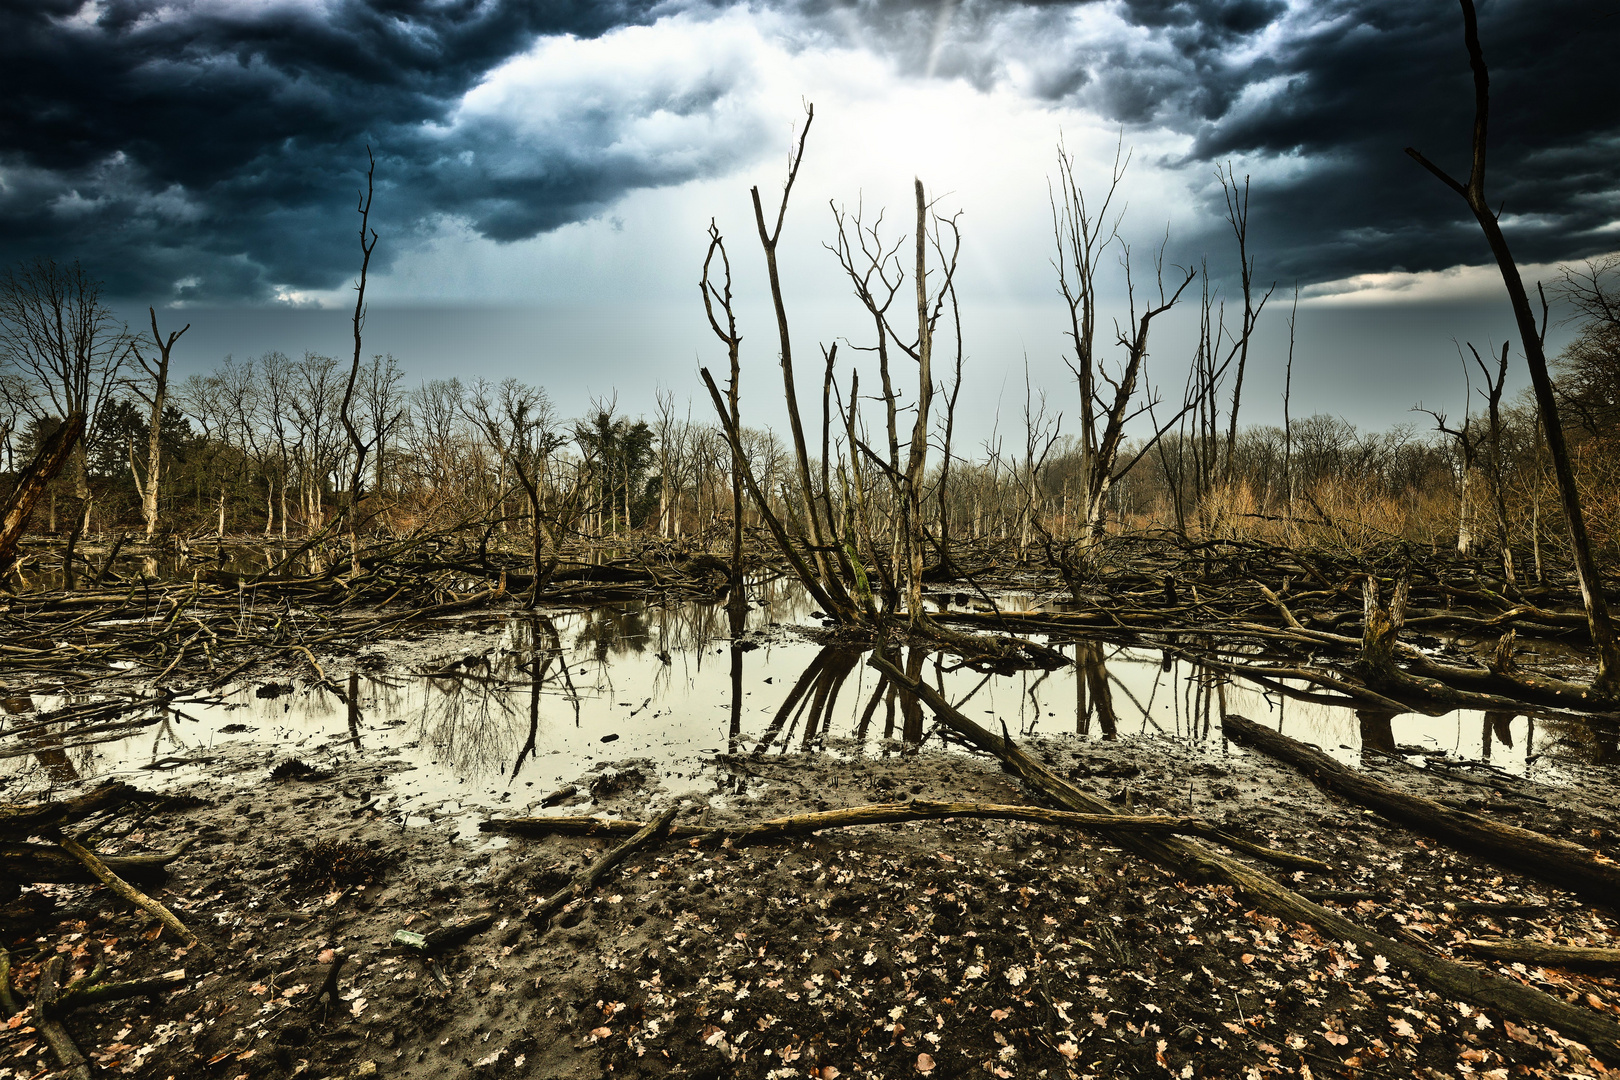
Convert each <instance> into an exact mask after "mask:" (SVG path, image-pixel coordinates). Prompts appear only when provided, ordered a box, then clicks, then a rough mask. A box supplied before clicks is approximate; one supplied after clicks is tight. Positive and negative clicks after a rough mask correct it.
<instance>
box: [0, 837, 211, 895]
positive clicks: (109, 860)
mask: <svg viewBox="0 0 1620 1080" xmlns="http://www.w3.org/2000/svg"><path fill="white" fill-rule="evenodd" d="M190 846H191V841H190V840H187V841H186V842H185V843H182V844H180V845H179V846H178V847H174V848H170V849H169V850H168V851H160V852H154V853H153V854H150V855H105V856H102V857H101V861H102V862H103V863H105V864H106V866H107V869H109V870H111V871H112V872H113V873H115V874H117V875H118V876H119V877H121V878H124V879H125V880H126V881H158V880H162V878H163V874H164V869H165V868H166V867H167V866H168V865H169V864H170V863H172V862H173V861H174V860H176V859H178V858H179V857H180V856H181V855H183V854H185V851H186V849H187V848H189V847H190ZM0 877H4V878H5V879H6V880H8V881H16V882H29V883H32V884H39V883H41V882H51V883H53V884H59V885H93V884H95V883H96V881H98V880H99V879H98V878H97V877H96V876H95V874H93V873H91V872H90V870H89V868H88V867H86V866H85V865H84V863H83V862H81V861H80V860H78V859H76V858H74V857H73V856H71V855H69V854H67V853H66V852H65V851H63V850H62V849H61V848H60V847H56V846H53V845H50V844H7V843H0Z"/></svg>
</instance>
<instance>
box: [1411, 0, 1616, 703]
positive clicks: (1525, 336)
mask: <svg viewBox="0 0 1620 1080" xmlns="http://www.w3.org/2000/svg"><path fill="white" fill-rule="evenodd" d="M1459 2H1460V3H1461V4H1462V13H1463V43H1464V45H1465V46H1466V47H1467V49H1468V63H1469V66H1470V67H1471V68H1472V69H1473V73H1474V132H1473V139H1472V157H1471V160H1470V163H1469V170H1468V179H1467V181H1466V182H1462V181H1458V180H1457V179H1455V178H1454V177H1452V176H1451V174H1449V173H1447V172H1446V171H1445V170H1444V169H1442V168H1440V167H1439V166H1438V165H1435V164H1434V163H1433V162H1431V161H1429V159H1428V158H1426V157H1424V156H1423V155H1422V154H1421V153H1419V152H1418V151H1417V150H1416V149H1415V148H1413V147H1410V146H1409V147H1407V148H1406V152H1407V153H1408V154H1410V155H1411V156H1412V158H1413V159H1414V160H1415V161H1417V163H1418V164H1419V165H1422V166H1423V167H1424V168H1425V169H1427V170H1428V171H1429V172H1430V173H1432V174H1433V175H1434V176H1435V178H1436V179H1438V180H1439V181H1440V182H1441V183H1443V184H1445V185H1446V187H1448V188H1450V189H1451V190H1452V191H1454V192H1456V193H1457V194H1458V195H1460V196H1462V198H1463V201H1464V202H1466V203H1467V204H1468V209H1469V210H1471V211H1472V212H1473V214H1474V220H1475V221H1477V222H1479V227H1480V231H1481V232H1483V233H1484V234H1485V241H1486V243H1487V244H1489V245H1490V248H1491V254H1492V255H1493V256H1495V258H1496V265H1497V267H1498V268H1499V269H1500V270H1501V272H1502V283H1503V284H1504V285H1505V286H1506V287H1507V291H1508V298H1509V300H1510V301H1511V302H1512V304H1513V318H1514V321H1515V322H1516V323H1517V324H1518V329H1519V341H1520V344H1521V345H1522V347H1523V348H1524V355H1525V360H1526V361H1527V362H1528V365H1529V368H1530V384H1531V386H1532V387H1533V388H1534V391H1535V396H1536V404H1537V406H1538V407H1539V409H1540V412H1541V420H1542V427H1543V430H1544V432H1545V434H1546V437H1547V450H1548V453H1549V455H1550V456H1551V457H1552V465H1553V475H1554V477H1555V478H1556V479H1557V481H1558V496H1559V501H1560V502H1561V503H1562V504H1563V509H1564V520H1565V521H1566V522H1567V524H1568V527H1569V546H1570V551H1571V554H1572V555H1573V556H1574V562H1575V579H1576V581H1577V582H1578V584H1579V585H1580V590H1581V599H1582V601H1583V602H1584V603H1585V606H1586V621H1587V628H1588V630H1589V631H1590V633H1591V635H1592V644H1593V646H1594V647H1595V650H1596V652H1597V677H1596V678H1595V679H1594V680H1593V682H1592V688H1593V690H1595V691H1597V692H1598V693H1599V694H1602V695H1603V696H1605V697H1610V698H1613V697H1617V696H1620V638H1617V637H1616V636H1615V631H1614V624H1613V622H1612V621H1611V620H1610V618H1609V605H1608V601H1607V600H1606V599H1605V598H1604V595H1603V578H1602V576H1601V574H1600V572H1599V570H1598V567H1597V563H1596V561H1595V560H1594V559H1593V558H1592V545H1591V541H1590V540H1589V539H1588V537H1587V532H1586V517H1585V514H1584V513H1583V512H1582V509H1581V496H1580V489H1579V488H1578V487H1577V486H1576V483H1575V470H1574V468H1573V467H1572V466H1571V464H1570V457H1569V447H1568V445H1567V444H1566V443H1565V441H1564V429H1563V426H1562V424H1561V422H1560V420H1559V416H1558V400H1557V397H1556V395H1555V394H1554V392H1553V385H1552V378H1551V376H1549V375H1548V373H1547V356H1546V353H1545V352H1544V351H1543V335H1544V334H1545V332H1546V326H1545V323H1543V325H1542V326H1541V327H1539V328H1538V327H1537V325H1536V317H1535V313H1534V312H1533V311H1532V310H1531V308H1530V296H1529V294H1528V293H1527V292H1526V291H1525V287H1524V280H1523V279H1522V278H1521V277H1520V276H1519V266H1518V264H1517V263H1516V262H1514V260H1513V253H1512V252H1511V251H1509V250H1508V244H1507V239H1506V238H1505V237H1504V236H1503V235H1502V226H1501V223H1500V222H1499V221H1498V220H1497V215H1496V212H1495V211H1493V210H1492V209H1491V206H1490V203H1489V202H1487V201H1486V198H1485V149H1486V134H1487V127H1488V121H1489V117H1490V73H1489V71H1488V69H1487V68H1486V66H1485V53H1484V51H1483V50H1482V49H1481V48H1480V44H1479V19H1478V16H1477V15H1476V14H1475V12H1474V3H1473V0H1459Z"/></svg>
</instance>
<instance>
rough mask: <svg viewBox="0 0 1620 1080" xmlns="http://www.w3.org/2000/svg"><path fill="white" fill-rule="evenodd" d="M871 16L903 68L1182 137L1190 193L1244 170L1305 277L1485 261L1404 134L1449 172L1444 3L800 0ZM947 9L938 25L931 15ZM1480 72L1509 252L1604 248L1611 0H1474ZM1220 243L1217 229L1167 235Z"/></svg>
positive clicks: (1462, 104) (1615, 185)
mask: <svg viewBox="0 0 1620 1080" xmlns="http://www.w3.org/2000/svg"><path fill="white" fill-rule="evenodd" d="M807 10H812V11H824V12H830V11H842V12H843V13H844V15H845V17H846V18H849V17H854V18H858V19H859V20H860V21H861V22H862V23H863V25H866V26H868V27H870V28H872V31H873V37H874V38H876V39H878V40H881V41H884V42H886V47H887V48H888V49H889V50H890V51H891V52H892V53H893V55H895V56H897V57H898V58H899V59H900V61H901V63H902V66H903V67H905V68H906V69H908V70H910V71H913V72H916V73H922V72H924V71H929V72H932V73H933V74H935V75H937V76H942V77H960V78H965V79H967V80H969V81H970V82H972V83H974V84H976V85H980V86H984V87H989V86H992V85H996V84H999V83H1004V82H1008V81H1011V82H1013V83H1015V84H1017V85H1019V86H1020V87H1021V88H1022V89H1024V90H1025V91H1026V92H1028V93H1030V94H1033V95H1035V96H1037V97H1043V98H1046V99H1048V100H1052V101H1054V102H1063V103H1066V104H1077V105H1082V106H1086V107H1090V108H1092V109H1095V110H1096V111H1098V112H1099V113H1101V114H1102V115H1104V116H1105V117H1107V118H1109V119H1112V120H1114V121H1116V122H1118V123H1120V124H1122V125H1124V126H1125V129H1126V138H1127V140H1129V139H1130V137H1131V132H1132V131H1140V130H1143V129H1149V128H1169V129H1171V130H1174V131H1179V132H1182V133H1185V134H1186V135H1188V136H1190V137H1191V138H1192V147H1191V150H1190V152H1189V153H1188V154H1187V155H1186V156H1185V157H1184V158H1181V159H1179V160H1177V161H1172V162H1166V163H1164V164H1168V165H1171V166H1181V167H1188V166H1190V167H1191V169H1190V172H1189V176H1190V177H1191V178H1192V180H1193V184H1194V191H1195V197H1197V198H1202V199H1203V200H1205V201H1206V203H1207V205H1208V207H1209V209H1210V210H1211V211H1212V214H1213V215H1215V216H1217V217H1218V216H1219V215H1220V214H1222V213H1224V210H1223V209H1222V202H1221V196H1220V193H1219V188H1218V186H1216V185H1215V183H1214V178H1213V167H1214V166H1215V165H1216V164H1218V163H1225V162H1226V161H1228V160H1229V159H1234V158H1236V159H1243V160H1246V161H1247V163H1248V165H1249V167H1250V171H1252V172H1253V173H1254V175H1255V189H1254V192H1253V196H1252V199H1253V202H1252V205H1253V220H1252V224H1251V232H1252V238H1253V239H1254V240H1255V241H1257V242H1258V243H1259V245H1260V248H1261V253H1262V254H1261V257H1262V261H1263V262H1264V263H1265V264H1267V270H1266V272H1267V273H1268V274H1274V275H1276V276H1277V277H1279V278H1281V279H1283V280H1290V279H1293V278H1295V277H1298V278H1299V279H1301V280H1302V281H1305V282H1312V281H1322V280H1330V279H1335V278H1340V277H1345V276H1348V275H1351V274H1356V273H1365V272H1377V271H1387V270H1392V269H1397V268H1400V269H1407V270H1425V269H1439V268H1445V267H1450V266H1454V265H1457V264H1460V263H1480V262H1485V261H1488V258H1489V255H1488V252H1487V251H1486V250H1485V248H1484V246H1483V241H1482V240H1481V239H1480V238H1479V234H1478V229H1477V227H1475V226H1474V225H1472V224H1471V223H1470V220H1469V219H1467V217H1466V213H1467V212H1466V208H1465V207H1464V206H1463V205H1462V203H1461V201H1460V200H1459V199H1458V198H1457V197H1456V196H1455V195H1453V194H1452V193H1451V192H1449V191H1447V190H1446V189H1444V188H1443V187H1441V185H1440V184H1439V183H1438V182H1436V181H1435V180H1434V179H1433V178H1432V177H1430V176H1429V175H1428V174H1427V173H1425V172H1423V171H1422V170H1421V169H1420V168H1419V167H1418V166H1417V165H1416V164H1415V163H1414V162H1412V161H1411V160H1410V159H1409V158H1408V157H1407V156H1406V155H1405V154H1404V153H1403V148H1404V147H1406V146H1408V145H1415V146H1417V147H1419V148H1420V149H1422V150H1423V151H1424V152H1425V153H1426V154H1427V155H1428V156H1429V157H1430V158H1431V159H1432V160H1436V161H1439V162H1442V163H1443V164H1445V165H1446V166H1447V167H1448V168H1451V169H1453V170H1457V171H1459V172H1461V171H1465V170H1466V163H1467V153H1468V137H1469V130H1470V125H1471V123H1472V116H1473V89H1472V85H1473V84H1472V81H1471V76H1470V73H1469V68H1468V59H1467V55H1466V53H1465V51H1464V48H1463V42H1462V16H1461V11H1460V8H1459V7H1458V5H1457V4H1456V3H1454V2H1451V0H1423V2H1413V0H1326V2H1317V0H1312V2H1310V3H1296V4H1294V5H1292V7H1290V5H1287V4H1285V3H1282V2H1280V0H1118V2H1116V3H1112V4H1095V5H1084V4H1075V3H1040V2H1026V3H1022V4H1008V3H1000V2H993V0H961V2H959V3H953V2H950V0H946V2H945V3H943V4H942V3H936V2H933V0H914V2H906V0H861V2H857V3H846V4H843V5H837V4H829V5H812V6H810V7H809V8H807ZM941 11H948V13H949V20H948V24H945V25H944V29H943V31H942V30H941V25H942V24H941V23H940V22H939V20H938V16H939V14H940V12H941ZM1480 16H1481V37H1482V39H1483V43H1484V49H1485V53H1486V59H1487V61H1488V63H1489V64H1490V67H1491V77H1492V98H1491V100H1492V120H1491V131H1490V151H1491V153H1490V170H1489V173H1488V185H1487V190H1488V192H1489V193H1490V195H1491V197H1492V201H1493V202H1495V203H1497V204H1500V205H1501V206H1503V207H1504V209H1505V212H1506V215H1507V217H1506V218H1505V219H1504V220H1505V221H1506V222H1507V224H1508V229H1509V238H1510V242H1511V243H1512V244H1513V245H1514V250H1515V254H1516V255H1517V256H1518V257H1519V258H1520V259H1521V260H1525V261H1530V260H1533V261H1553V260H1563V259H1570V258H1579V257H1581V256H1583V255H1586V254H1590V253H1593V252H1597V251H1603V250H1610V249H1613V248H1614V247H1616V246H1617V245H1620V235H1617V234H1616V233H1615V232H1613V231H1602V230H1604V229H1605V227H1608V228H1609V229H1610V230H1612V228H1613V223H1614V222H1615V221H1616V220H1617V219H1620V179H1617V176H1616V169H1615V165H1616V163H1617V162H1620V94H1617V93H1615V91H1614V87H1613V80H1612V74H1611V70H1610V69H1611V66H1612V57H1613V55H1614V53H1615V50H1616V46H1617V45H1620V12H1615V11H1605V10H1602V9H1601V8H1600V6H1599V5H1594V4H1592V3H1591V2H1590V0H1535V2H1505V0H1487V2H1484V3H1482V4H1481V13H1480ZM1184 240H1185V241H1186V243H1187V244H1189V245H1191V246H1192V247H1193V248H1195V249H1196V248H1198V247H1200V246H1201V245H1209V246H1211V247H1213V248H1215V249H1216V250H1217V251H1219V250H1223V248H1224V244H1223V240H1222V238H1221V236H1220V235H1219V233H1218V232H1217V233H1214V234H1211V235H1207V236H1200V237H1188V238H1184Z"/></svg>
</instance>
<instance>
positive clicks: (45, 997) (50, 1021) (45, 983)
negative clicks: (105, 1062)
mask: <svg viewBox="0 0 1620 1080" xmlns="http://www.w3.org/2000/svg"><path fill="white" fill-rule="evenodd" d="M65 963H66V960H65V959H64V958H63V957H62V955H61V954H60V953H58V954H57V955H55V956H53V957H51V958H50V959H49V960H47V961H45V966H44V968H43V969H41V970H40V973H39V983H38V986H37V987H36V989H35V991H34V1026H35V1027H37V1028H39V1033H40V1034H41V1035H43V1036H45V1041H46V1042H48V1043H50V1044H51V1050H52V1052H53V1053H55V1054H56V1060H57V1062H58V1063H59V1064H60V1065H61V1066H62V1070H61V1071H62V1075H65V1076H68V1077H71V1078H72V1080H90V1063H89V1062H88V1061H86V1060H85V1057H84V1052H83V1051H81V1050H80V1049H79V1044H78V1043H76V1042H74V1041H73V1036H72V1035H69V1034H68V1030H67V1028H65V1027H63V1026H62V1022H61V1021H60V1020H57V1019H56V1018H55V1012H56V1008H55V1006H56V1003H57V999H58V997H59V996H60V994H61V989H62V968H63V966H64V964H65Z"/></svg>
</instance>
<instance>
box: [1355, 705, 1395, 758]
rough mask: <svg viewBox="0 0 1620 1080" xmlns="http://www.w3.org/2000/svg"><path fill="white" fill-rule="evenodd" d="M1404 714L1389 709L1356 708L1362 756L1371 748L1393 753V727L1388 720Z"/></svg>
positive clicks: (1378, 751)
mask: <svg viewBox="0 0 1620 1080" xmlns="http://www.w3.org/2000/svg"><path fill="white" fill-rule="evenodd" d="M1401 715H1404V714H1402V713H1398V712H1395V711H1393V710H1391V709H1357V710H1356V724H1357V726H1358V727H1359V728H1360V729H1361V752H1362V755H1363V757H1364V758H1365V755H1366V753H1367V751H1369V750H1371V751H1374V752H1375V753H1380V754H1393V753H1395V729H1394V728H1393V727H1391V726H1390V721H1391V720H1393V719H1395V718H1396V717H1397V716H1401Z"/></svg>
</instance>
